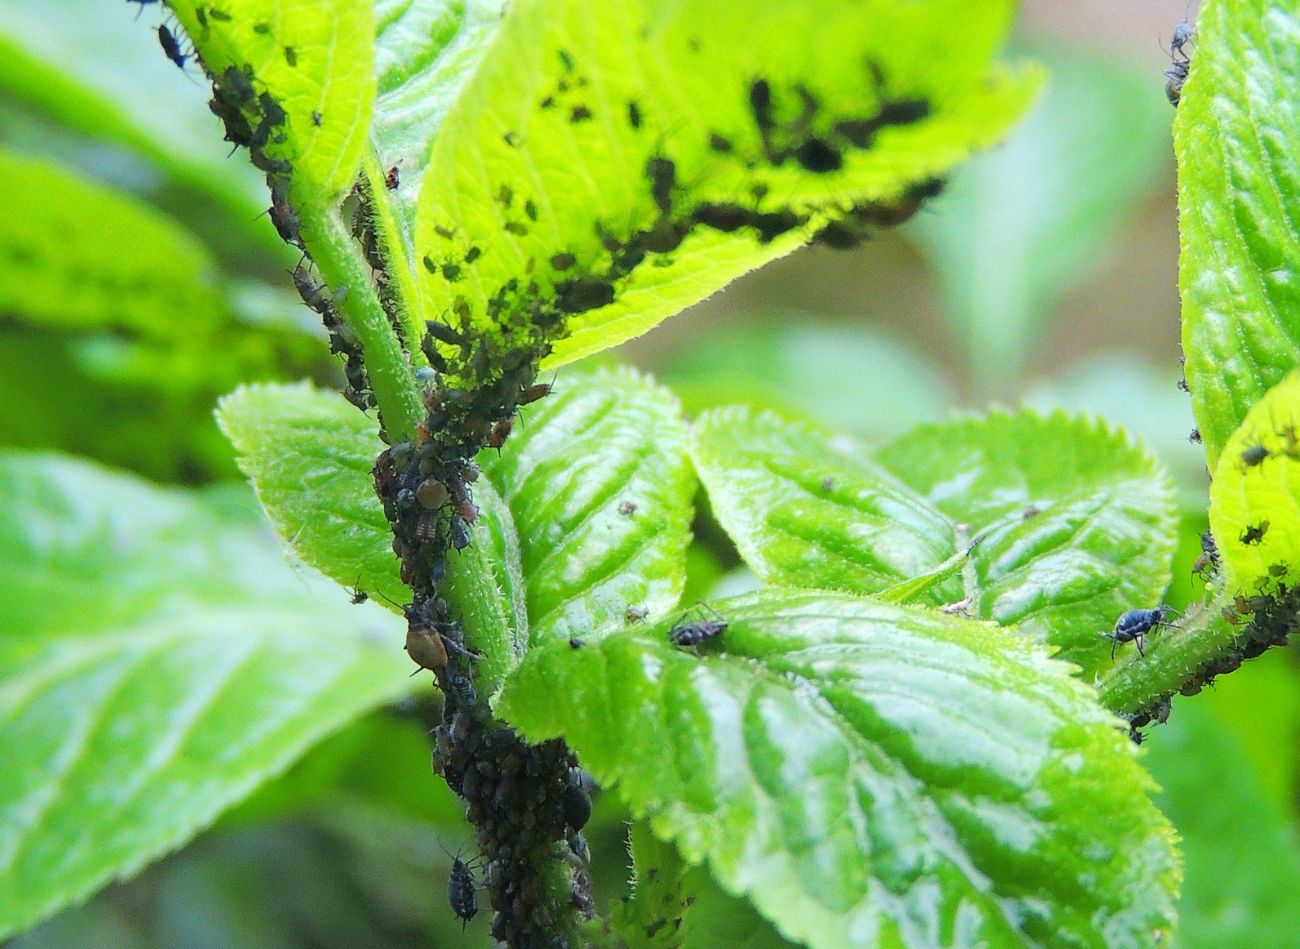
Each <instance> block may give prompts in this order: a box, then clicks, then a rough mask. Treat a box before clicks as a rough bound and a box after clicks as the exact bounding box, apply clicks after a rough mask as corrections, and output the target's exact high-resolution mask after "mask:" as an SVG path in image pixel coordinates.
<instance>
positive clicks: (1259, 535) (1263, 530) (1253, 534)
mask: <svg viewBox="0 0 1300 949" xmlns="http://www.w3.org/2000/svg"><path fill="white" fill-rule="evenodd" d="M1267 533H1268V521H1260V522H1259V523H1258V524H1247V525H1246V529H1245V530H1243V531H1242V532H1241V536H1240V538H1239V539H1240V540H1241V542H1242V543H1243V544H1245V545H1246V546H1248V547H1249V546H1250V545H1251V544H1258V543H1259V542H1260V541H1262V540H1263V539H1264V535H1265V534H1267Z"/></svg>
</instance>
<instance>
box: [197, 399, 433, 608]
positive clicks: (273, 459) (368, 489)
mask: <svg viewBox="0 0 1300 949" xmlns="http://www.w3.org/2000/svg"><path fill="white" fill-rule="evenodd" d="M217 423H218V424H219V425H220V426H221V430H222V431H223V432H224V433H225V435H226V437H227V438H229V439H230V442H231V444H233V445H234V446H235V452H236V455H237V458H236V460H237V461H238V463H239V467H240V470H242V471H243V472H244V474H245V475H246V476H247V477H248V479H249V481H251V482H252V483H253V488H254V490H255V491H256V492H257V497H258V500H259V501H261V502H262V507H263V509H265V511H266V513H267V516H268V517H269V518H270V519H271V523H272V524H274V525H275V530H276V533H278V534H279V535H280V536H281V537H283V538H284V539H285V540H286V541H287V542H288V543H289V545H290V546H292V547H293V549H294V551H295V552H296V553H297V554H298V556H300V557H302V559H303V560H305V561H306V562H307V563H309V564H310V565H311V566H313V567H315V568H316V569H317V570H319V571H320V572H321V573H323V574H325V575H326V576H327V577H332V578H333V579H334V580H336V581H337V582H339V583H341V584H343V585H344V586H356V587H358V588H360V589H361V590H363V591H366V592H368V593H370V594H379V595H382V596H386V597H388V598H389V599H391V600H394V601H396V602H398V603H402V602H405V601H406V599H407V595H408V593H409V592H410V591H409V590H408V589H407V588H406V586H405V584H403V583H402V582H401V580H400V579H399V578H398V576H397V559H396V558H395V557H394V556H393V549H392V536H393V535H392V530H391V528H390V527H389V525H388V520H387V519H386V518H385V517H384V510H383V508H382V507H381V506H380V503H379V498H378V497H376V495H375V489H374V481H373V479H372V476H371V468H372V467H373V466H374V464H375V458H376V456H378V454H379V452H380V451H382V450H383V445H382V443H381V442H380V441H379V439H378V436H376V434H375V425H374V422H373V420H371V419H369V418H367V417H366V416H365V415H362V414H361V413H360V412H358V411H357V410H356V409H355V408H353V407H352V406H351V405H349V404H348V403H347V402H346V401H345V400H344V399H343V397H342V396H340V395H338V394H337V393H334V392H322V391H320V390H318V389H315V388H313V387H312V386H310V385H308V384H306V383H302V384H299V385H254V386H242V387H240V388H239V389H237V390H236V391H235V392H232V393H231V394H230V395H228V396H226V397H225V398H223V399H222V400H221V402H220V404H219V405H218V407H217Z"/></svg>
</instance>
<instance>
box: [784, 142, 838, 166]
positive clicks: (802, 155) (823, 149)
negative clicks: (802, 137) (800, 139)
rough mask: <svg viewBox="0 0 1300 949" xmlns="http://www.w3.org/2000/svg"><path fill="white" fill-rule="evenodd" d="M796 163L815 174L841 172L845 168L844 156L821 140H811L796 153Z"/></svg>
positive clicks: (796, 150)
mask: <svg viewBox="0 0 1300 949" xmlns="http://www.w3.org/2000/svg"><path fill="white" fill-rule="evenodd" d="M794 157H795V161H797V162H799V164H800V165H802V166H803V167H804V169H805V170H807V171H811V172H813V173H814V174H825V173H826V172H830V171H839V170H840V169H841V168H843V167H844V156H843V155H841V154H840V153H839V151H838V149H836V148H835V147H834V146H832V145H831V144H829V143H828V142H825V141H823V140H822V139H820V138H810V139H808V141H806V142H804V143H803V144H802V145H800V146H799V147H798V148H797V149H795V152H794Z"/></svg>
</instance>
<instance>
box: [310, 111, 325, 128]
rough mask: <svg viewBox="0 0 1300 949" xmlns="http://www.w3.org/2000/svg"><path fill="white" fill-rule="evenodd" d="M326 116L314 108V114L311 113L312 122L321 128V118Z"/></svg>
mask: <svg viewBox="0 0 1300 949" xmlns="http://www.w3.org/2000/svg"><path fill="white" fill-rule="evenodd" d="M324 118H325V116H323V115H321V114H320V113H319V112H317V111H315V110H313V111H312V114H311V124H312V125H314V126H316V127H317V128H320V123H321V120H322V119H324Z"/></svg>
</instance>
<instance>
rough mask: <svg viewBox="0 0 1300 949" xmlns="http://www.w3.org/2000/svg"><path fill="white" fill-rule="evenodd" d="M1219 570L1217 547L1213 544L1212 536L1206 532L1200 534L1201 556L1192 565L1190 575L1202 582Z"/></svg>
mask: <svg viewBox="0 0 1300 949" xmlns="http://www.w3.org/2000/svg"><path fill="white" fill-rule="evenodd" d="M1218 569H1219V545H1218V544H1216V543H1215V542H1214V535H1213V534H1211V533H1210V532H1209V531H1208V530H1205V531H1202V532H1201V555H1200V556H1199V557H1197V558H1196V563H1194V564H1192V573H1194V574H1196V575H1197V576H1199V577H1200V578H1201V579H1202V580H1208V579H1209V577H1207V576H1206V573H1207V572H1208V573H1209V574H1210V575H1211V576H1213V574H1214V573H1215V572H1216V571H1217V570H1218Z"/></svg>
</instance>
